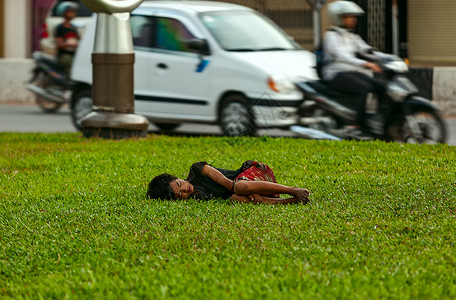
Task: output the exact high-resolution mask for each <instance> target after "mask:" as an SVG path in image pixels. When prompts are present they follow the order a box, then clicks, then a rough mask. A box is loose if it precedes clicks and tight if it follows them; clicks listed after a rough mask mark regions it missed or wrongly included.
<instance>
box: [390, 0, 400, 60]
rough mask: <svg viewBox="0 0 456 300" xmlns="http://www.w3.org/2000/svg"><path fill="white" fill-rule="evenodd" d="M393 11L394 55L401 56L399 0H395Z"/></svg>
mask: <svg viewBox="0 0 456 300" xmlns="http://www.w3.org/2000/svg"><path fill="white" fill-rule="evenodd" d="M391 9H392V14H393V17H392V19H393V21H392V22H393V24H392V27H393V54H395V55H399V19H398V18H399V12H398V9H397V0H393V5H392V8H391Z"/></svg>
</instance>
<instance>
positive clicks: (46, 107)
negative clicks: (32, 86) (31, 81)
mask: <svg viewBox="0 0 456 300" xmlns="http://www.w3.org/2000/svg"><path fill="white" fill-rule="evenodd" d="M48 82H49V78H48V77H47V76H45V75H44V74H40V76H39V78H38V81H37V83H36V85H37V86H38V87H40V88H42V89H43V90H46V88H47V86H48ZM35 97H36V98H35V101H36V104H37V105H38V106H39V108H41V110H42V111H44V112H46V113H55V112H56V111H58V110H59V109H60V107H62V105H63V104H62V103H57V102H53V101H50V100H47V99H46V98H44V97H42V96H39V95H36V96H35Z"/></svg>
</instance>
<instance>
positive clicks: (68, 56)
mask: <svg viewBox="0 0 456 300" xmlns="http://www.w3.org/2000/svg"><path fill="white" fill-rule="evenodd" d="M77 10H78V4H77V3H75V2H69V1H65V2H62V3H61V4H60V5H59V6H58V7H57V14H58V15H61V16H63V18H64V21H63V22H62V23H61V24H59V25H58V26H57V28H56V31H55V42H56V47H57V62H58V63H59V65H61V66H62V67H63V68H64V69H65V74H66V77H67V78H69V76H70V72H71V66H72V64H73V57H74V54H75V52H76V48H77V46H78V43H79V40H80V36H79V33H78V31H77V29H76V27H75V26H74V25H73V24H72V23H71V20H73V19H74V18H75V17H76V15H77Z"/></svg>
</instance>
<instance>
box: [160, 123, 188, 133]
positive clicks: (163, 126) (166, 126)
mask: <svg viewBox="0 0 456 300" xmlns="http://www.w3.org/2000/svg"><path fill="white" fill-rule="evenodd" d="M154 125H155V126H157V127H158V128H159V129H160V130H163V131H172V130H174V129H176V128H177V127H179V126H180V125H181V124H169V123H154Z"/></svg>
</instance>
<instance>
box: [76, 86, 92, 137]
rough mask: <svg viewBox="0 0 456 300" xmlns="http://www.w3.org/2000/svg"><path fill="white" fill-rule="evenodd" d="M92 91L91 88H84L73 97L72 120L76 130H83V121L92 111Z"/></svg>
mask: <svg viewBox="0 0 456 300" xmlns="http://www.w3.org/2000/svg"><path fill="white" fill-rule="evenodd" d="M92 110H93V108H92V92H91V91H89V90H83V91H80V92H78V93H76V95H75V96H74V98H73V105H72V109H71V121H72V122H73V125H74V127H75V128H76V130H78V131H81V122H82V120H83V119H84V118H85V116H87V115H88V114H90V113H91V112H92Z"/></svg>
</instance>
